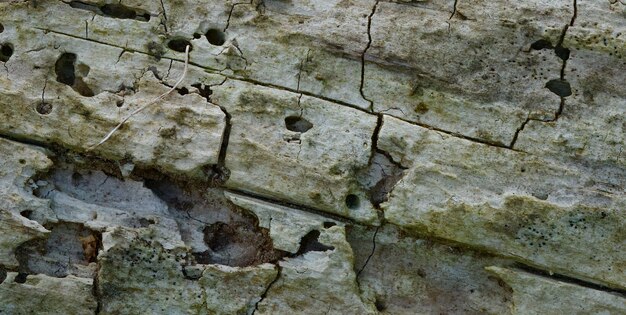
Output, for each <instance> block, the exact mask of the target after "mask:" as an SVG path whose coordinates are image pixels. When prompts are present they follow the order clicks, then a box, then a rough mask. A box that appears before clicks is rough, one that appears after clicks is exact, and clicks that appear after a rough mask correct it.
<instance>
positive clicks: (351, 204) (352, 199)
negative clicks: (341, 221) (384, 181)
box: [346, 194, 361, 210]
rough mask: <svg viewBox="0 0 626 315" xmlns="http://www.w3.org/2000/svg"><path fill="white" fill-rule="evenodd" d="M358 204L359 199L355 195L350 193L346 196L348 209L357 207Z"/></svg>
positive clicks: (359, 202)
mask: <svg viewBox="0 0 626 315" xmlns="http://www.w3.org/2000/svg"><path fill="white" fill-rule="evenodd" d="M360 204H361V201H360V200H359V197H358V196H357V195H354V194H350V195H347V196H346V207H348V209H352V210H354V209H357V208H359V205H360Z"/></svg>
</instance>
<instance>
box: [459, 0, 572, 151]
mask: <svg viewBox="0 0 626 315" xmlns="http://www.w3.org/2000/svg"><path fill="white" fill-rule="evenodd" d="M455 5H456V2H455ZM577 16H578V3H577V0H573V13H572V17H571V19H570V21H569V23H568V24H565V26H563V30H562V31H561V35H560V36H559V41H558V43H557V44H556V46H555V47H561V48H565V47H563V42H564V41H565V36H566V35H567V31H568V30H569V28H570V27H571V26H574V22H575V21H576V17H577ZM568 58H569V57H568ZM568 58H564V59H563V62H562V64H561V70H560V73H559V79H560V80H561V81H565V69H566V67H567V59H568ZM559 97H560V101H559V107H558V108H557V109H556V111H555V112H554V117H553V118H550V119H537V118H532V117H530V113H529V114H528V117H526V120H524V122H522V124H521V125H520V126H519V127H518V128H517V130H515V133H514V134H513V138H512V139H511V142H510V144H509V145H508V148H509V149H511V150H515V149H514V147H515V144H516V143H517V140H518V139H519V135H520V134H521V132H522V131H523V130H524V128H526V125H527V124H528V123H529V122H530V121H531V120H534V121H538V122H543V123H554V122H556V121H558V120H559V118H560V117H561V114H563V110H564V109H565V96H559Z"/></svg>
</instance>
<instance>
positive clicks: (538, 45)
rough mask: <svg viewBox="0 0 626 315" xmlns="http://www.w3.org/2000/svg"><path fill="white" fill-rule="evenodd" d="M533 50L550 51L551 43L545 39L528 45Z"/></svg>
mask: <svg viewBox="0 0 626 315" xmlns="http://www.w3.org/2000/svg"><path fill="white" fill-rule="evenodd" d="M530 48H532V49H534V50H542V49H552V43H551V42H550V41H548V40H545V39H540V40H538V41H536V42H534V43H532V44H531V45H530Z"/></svg>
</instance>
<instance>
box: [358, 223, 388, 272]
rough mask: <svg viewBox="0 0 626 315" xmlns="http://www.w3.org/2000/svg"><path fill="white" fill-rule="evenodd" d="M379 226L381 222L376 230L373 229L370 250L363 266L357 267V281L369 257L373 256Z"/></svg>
mask: <svg viewBox="0 0 626 315" xmlns="http://www.w3.org/2000/svg"><path fill="white" fill-rule="evenodd" d="M381 227H382V224H381V225H380V226H377V227H376V230H375V231H374V236H373V237H372V251H371V252H370V254H369V256H367V259H366V260H365V262H364V263H363V266H361V269H359V271H358V272H357V273H356V280H357V282H358V281H359V276H360V275H361V272H363V270H365V267H367V264H368V263H369V262H370V259H372V256H374V252H375V251H376V236H378V231H379V230H380V228H381Z"/></svg>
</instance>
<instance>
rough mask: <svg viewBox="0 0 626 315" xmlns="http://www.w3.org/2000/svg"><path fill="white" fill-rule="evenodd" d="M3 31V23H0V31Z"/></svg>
mask: <svg viewBox="0 0 626 315" xmlns="http://www.w3.org/2000/svg"><path fill="white" fill-rule="evenodd" d="M2 32H4V25H2V23H0V33H2Z"/></svg>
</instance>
